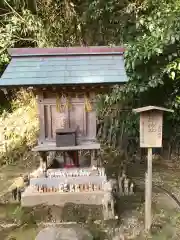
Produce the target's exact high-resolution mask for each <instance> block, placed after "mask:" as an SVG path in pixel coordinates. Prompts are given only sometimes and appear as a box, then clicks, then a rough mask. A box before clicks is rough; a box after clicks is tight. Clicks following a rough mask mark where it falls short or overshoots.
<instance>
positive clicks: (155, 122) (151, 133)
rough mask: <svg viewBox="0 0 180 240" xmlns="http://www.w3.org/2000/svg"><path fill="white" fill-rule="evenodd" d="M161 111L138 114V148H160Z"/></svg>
mask: <svg viewBox="0 0 180 240" xmlns="http://www.w3.org/2000/svg"><path fill="white" fill-rule="evenodd" d="M162 126H163V112H162V111H147V112H142V113H141V114H140V147H141V148H160V147H162Z"/></svg>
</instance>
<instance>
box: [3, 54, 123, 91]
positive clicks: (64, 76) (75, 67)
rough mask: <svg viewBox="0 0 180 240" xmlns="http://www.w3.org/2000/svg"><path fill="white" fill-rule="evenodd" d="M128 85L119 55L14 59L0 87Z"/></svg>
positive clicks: (24, 57)
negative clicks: (124, 83)
mask: <svg viewBox="0 0 180 240" xmlns="http://www.w3.org/2000/svg"><path fill="white" fill-rule="evenodd" d="M123 82H127V76H126V72H125V68H124V59H123V55H122V53H121V54H106V55H97V54H92V55H91V54H90V55H81V54H79V55H72V56H67V55H57V56H54V55H51V56H50V55H45V56H44V55H38V56H34V55H32V56H27V55H22V56H21V55H20V56H16V55H15V56H13V55H12V59H11V61H10V63H9V65H8V66H7V68H6V70H5V71H4V73H3V74H2V77H1V79H0V86H2V87H3V86H4V87H5V86H38V85H65V84H67V85H71V84H98V83H115V84H116V83H123Z"/></svg>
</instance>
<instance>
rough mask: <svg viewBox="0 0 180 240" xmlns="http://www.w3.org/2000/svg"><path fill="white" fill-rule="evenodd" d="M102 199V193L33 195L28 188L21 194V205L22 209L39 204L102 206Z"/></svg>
mask: <svg viewBox="0 0 180 240" xmlns="http://www.w3.org/2000/svg"><path fill="white" fill-rule="evenodd" d="M103 197H104V192H103V191H96V192H78V193H77V192H67V193H60V192H52V193H39V192H38V193H34V192H33V191H32V189H31V188H30V187H28V188H27V189H26V191H25V192H24V193H23V194H22V199H21V205H22V206H23V207H33V206H36V205H41V204H45V205H48V206H52V205H56V206H61V207H63V206H64V205H65V204H67V203H74V204H87V205H88V204H92V205H102V199H103Z"/></svg>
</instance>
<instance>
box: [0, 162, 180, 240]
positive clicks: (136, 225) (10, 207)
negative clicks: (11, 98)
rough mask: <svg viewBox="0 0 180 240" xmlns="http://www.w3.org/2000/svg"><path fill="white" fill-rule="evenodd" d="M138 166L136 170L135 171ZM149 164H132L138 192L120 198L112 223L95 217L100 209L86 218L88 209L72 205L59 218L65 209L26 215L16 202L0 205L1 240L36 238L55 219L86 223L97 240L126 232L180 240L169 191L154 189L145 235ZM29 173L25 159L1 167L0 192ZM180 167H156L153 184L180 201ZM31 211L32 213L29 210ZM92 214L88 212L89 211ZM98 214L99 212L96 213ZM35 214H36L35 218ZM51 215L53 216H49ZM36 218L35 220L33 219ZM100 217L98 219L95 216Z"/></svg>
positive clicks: (138, 237) (139, 239)
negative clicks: (149, 231) (149, 225)
mask: <svg viewBox="0 0 180 240" xmlns="http://www.w3.org/2000/svg"><path fill="white" fill-rule="evenodd" d="M36 165H37V162H34V163H33V162H32V163H31V164H29V166H28V172H30V171H32V170H33V169H34V168H35V167H34V166H36ZM135 169H136V171H135ZM145 169H146V166H145V165H141V166H140V165H139V166H131V167H129V172H128V176H130V177H131V178H132V179H133V180H134V182H135V183H136V185H137V187H136V194H135V195H134V196H129V197H121V198H120V199H119V200H118V201H117V204H116V211H117V214H118V215H119V219H117V220H114V221H109V222H104V221H102V220H101V219H100V218H99V217H98V216H93V213H94V212H96V213H97V211H96V210H92V211H90V217H89V218H86V215H85V211H84V210H82V209H80V208H78V207H76V208H74V207H73V206H71V208H70V210H68V209H67V211H69V213H68V212H66V211H65V210H64V213H63V214H64V219H60V217H59V216H60V215H62V209H57V207H53V208H51V210H49V209H47V208H45V207H44V208H43V209H36V210H35V211H33V214H27V210H22V209H21V208H20V206H19V204H17V203H1V204H0V225H1V228H0V236H1V240H9V239H10V238H11V237H14V238H15V239H16V240H21V239H24V236H26V239H27V240H34V239H35V236H36V234H37V232H38V231H39V230H40V227H39V225H37V222H38V223H40V222H41V223H42V222H43V221H44V222H48V221H50V222H54V221H60V220H64V221H76V220H78V221H79V222H81V223H83V224H85V226H86V227H88V228H89V229H90V230H91V232H92V233H93V235H94V236H95V237H94V239H95V240H104V239H105V238H107V239H108V240H111V239H112V236H113V235H114V234H117V232H118V233H119V234H123V235H124V236H125V240H128V239H134V240H144V239H154V240H158V239H163V240H170V239H173V240H179V239H180V230H179V223H180V212H179V208H178V206H177V204H176V203H175V202H174V200H173V199H171V198H170V197H169V196H167V195H166V194H164V193H162V192H159V191H158V190H157V189H153V205H152V207H153V225H152V234H151V235H149V236H146V235H145V234H144V172H145ZM24 173H27V166H26V165H25V164H23V162H21V163H18V164H16V165H15V166H4V167H2V168H1V169H0V189H1V195H2V194H3V193H4V192H5V191H6V190H7V188H8V187H9V186H10V185H11V183H12V182H13V179H14V178H16V177H18V176H19V175H20V174H24ZM179 176H180V169H177V168H173V169H172V168H169V167H167V166H164V165H163V166H159V165H156V164H155V165H154V166H153V183H155V184H158V185H161V186H163V187H165V188H166V189H168V190H170V191H171V192H172V193H173V194H174V195H175V196H176V197H177V198H178V199H179V200H180V190H179V189H180V182H179ZM28 212H31V211H30V209H29V210H28ZM88 214H89V213H88ZM96 215H97V214H96ZM32 216H33V217H32ZM49 216H50V217H49ZM34 217H35V218H36V221H34ZM96 218H97V219H98V218H99V220H95V219H96ZM18 221H20V222H22V223H23V224H22V226H21V227H18V228H17V227H16V228H15V229H12V228H8V229H3V228H2V226H8V224H12V223H17V222H18ZM25 222H28V227H27V226H26V225H24V223H25Z"/></svg>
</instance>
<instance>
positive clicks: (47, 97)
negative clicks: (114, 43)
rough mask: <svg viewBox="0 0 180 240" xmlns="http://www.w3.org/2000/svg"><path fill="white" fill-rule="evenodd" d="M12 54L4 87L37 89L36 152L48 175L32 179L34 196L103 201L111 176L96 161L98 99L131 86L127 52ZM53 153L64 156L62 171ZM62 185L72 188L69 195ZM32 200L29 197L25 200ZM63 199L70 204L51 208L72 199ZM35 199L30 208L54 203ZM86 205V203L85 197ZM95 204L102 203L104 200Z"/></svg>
mask: <svg viewBox="0 0 180 240" xmlns="http://www.w3.org/2000/svg"><path fill="white" fill-rule="evenodd" d="M9 53H10V55H11V58H12V59H11V62H10V63H9V65H8V67H7V68H6V70H5V72H4V73H3V75H2V77H1V80H0V87H1V88H9V87H11V88H19V87H26V88H27V87H28V88H29V87H31V88H32V90H33V91H34V93H35V95H36V96H37V103H38V112H39V123H40V125H39V127H40V131H39V138H38V145H37V146H35V147H34V149H33V151H37V152H39V153H40V154H41V157H42V160H43V161H42V162H43V164H42V165H43V169H44V175H42V176H41V177H39V178H37V179H31V185H33V187H34V189H36V190H34V193H33V194H34V195H37V193H38V192H44V193H46V195H47V194H50V193H51V194H52V193H54V194H55V193H57V192H58V193H60V192H61V193H62V192H64V193H65V194H67V192H76V195H77V192H81V190H82V189H84V190H82V191H85V192H86V193H88V192H91V191H93V189H94V191H96V192H97V194H98V192H99V193H100V195H101V194H102V183H103V182H104V181H105V180H106V176H105V173H104V169H102V168H97V165H98V164H97V161H95V159H96V151H97V150H98V149H100V144H99V143H98V142H97V140H96V111H95V101H96V96H97V94H100V93H103V92H108V91H110V89H111V87H112V86H113V85H115V84H123V83H125V82H127V76H126V73H125V69H124V60H123V53H124V49H123V48H121V47H70V48H52V49H38V48H21V49H10V50H9ZM85 150H89V151H90V152H91V163H90V166H86V168H82V167H81V164H80V159H79V158H80V155H79V152H80V151H85ZM49 152H54V153H55V154H56V153H60V155H61V157H62V159H63V161H59V162H58V163H57V166H56V170H54V169H50V167H49V166H48V163H47V159H48V154H49ZM92 165H96V169H92ZM79 183H82V184H81V185H82V186H79V185H78V184H79ZM62 184H65V185H66V187H65V188H66V190H64V189H63V186H62ZM42 186H43V187H42ZM67 189H68V190H67ZM70 189H71V190H70ZM88 189H89V190H88ZM33 194H32V196H33ZM27 195H28V193H26V192H25V193H24V199H25V196H27ZM63 196H64V200H62V198H61V199H60V197H59V195H58V197H57V198H56V200H54V201H53V200H52V198H50V199H49V201H50V203H51V204H58V202H59V204H60V202H63V201H64V202H66V199H67V196H66V195H63ZM74 196H75V195H74ZM28 197H29V195H28ZM68 198H71V197H70V195H68ZM29 199H30V200H29V201H27V202H28V203H25V201H24V205H29V204H30V205H32V204H33V202H36V203H37V204H38V203H43V201H46V202H47V201H48V200H47V196H46V199H45V200H42V197H41V200H39V202H38V201H35V200H34V201H33V200H32V198H29ZM80 199H81V201H85V200H83V198H82V196H80ZM88 199H89V198H88ZM67 201H68V200H67ZM78 201H79V200H78ZM88 201H90V200H87V199H86V201H85V202H88ZM91 201H92V199H91ZM92 202H96V203H98V200H97V199H95V200H94V201H92Z"/></svg>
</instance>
